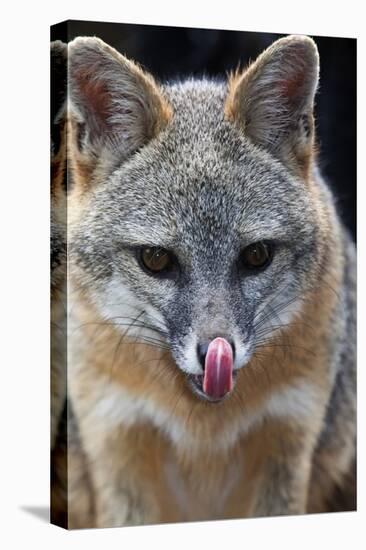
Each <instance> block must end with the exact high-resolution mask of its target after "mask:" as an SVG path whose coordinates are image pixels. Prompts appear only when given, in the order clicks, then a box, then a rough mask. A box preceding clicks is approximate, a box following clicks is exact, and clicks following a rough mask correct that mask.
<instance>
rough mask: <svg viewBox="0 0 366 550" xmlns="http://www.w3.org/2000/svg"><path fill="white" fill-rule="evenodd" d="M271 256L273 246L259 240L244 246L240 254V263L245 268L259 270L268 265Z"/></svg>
mask: <svg viewBox="0 0 366 550" xmlns="http://www.w3.org/2000/svg"><path fill="white" fill-rule="evenodd" d="M272 258H273V247H272V246H271V244H270V243H267V242H264V241H259V242H257V243H252V244H250V245H249V246H247V247H246V248H244V250H243V251H242V253H241V255H240V264H241V266H242V267H244V268H245V269H248V270H252V271H253V270H257V271H259V270H261V269H265V268H266V267H267V266H269V264H270V263H271V261H272Z"/></svg>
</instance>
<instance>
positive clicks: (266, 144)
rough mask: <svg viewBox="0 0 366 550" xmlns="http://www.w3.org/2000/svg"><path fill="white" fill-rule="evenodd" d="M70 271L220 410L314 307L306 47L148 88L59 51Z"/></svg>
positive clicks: (295, 44)
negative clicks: (226, 71) (268, 347)
mask: <svg viewBox="0 0 366 550" xmlns="http://www.w3.org/2000/svg"><path fill="white" fill-rule="evenodd" d="M69 78H70V105H69V113H70V120H71V135H72V146H71V149H72V151H71V156H72V158H71V164H72V169H73V172H74V178H73V179H74V183H73V186H74V188H73V190H72V192H71V199H70V201H71V209H72V210H73V211H76V212H77V213H76V214H75V216H72V219H73V222H72V224H71V230H70V238H69V241H70V245H69V254H70V260H71V271H72V272H73V273H74V275H75V278H76V280H77V282H78V285H80V287H81V288H82V289H83V291H84V292H85V293H86V294H87V295H88V297H89V298H90V299H91V301H92V303H93V304H94V305H95V307H96V309H97V311H98V313H99V315H100V316H101V317H102V318H103V319H105V320H107V321H110V322H112V323H114V324H115V327H116V330H119V331H120V332H121V334H122V335H123V338H124V337H126V339H130V340H131V339H132V340H135V341H136V342H143V343H147V344H149V345H152V346H160V347H161V348H162V349H167V350H168V351H169V352H170V353H171V355H172V357H173V359H174V362H175V364H176V367H177V369H179V370H180V371H181V372H183V373H184V375H185V376H186V378H187V383H188V385H189V387H190V388H191V389H192V391H193V392H194V393H195V394H196V395H197V396H199V397H200V398H202V399H205V400H209V401H217V400H221V399H223V398H226V397H227V396H228V395H230V393H231V391H232V390H233V388H234V386H235V380H236V376H237V373H238V371H239V370H240V369H245V367H246V365H247V364H248V363H249V361H250V360H251V358H252V356H253V354H255V353H256V351H257V350H258V349H259V348H260V347H261V346H264V345H265V343H266V341H267V340H268V339H272V338H273V337H274V336H275V334H276V332H277V331H278V330H283V329H286V327H287V326H288V325H289V324H290V323H291V322H292V321H293V319H294V318H295V317H296V314H297V313H298V312H299V311H301V309H302V307H303V305H304V303H305V302H306V299H307V296H308V293H311V292H315V291H316V287H317V281H319V277H320V276H321V270H322V266H324V265H325V264H326V261H327V254H328V253H329V251H330V248H331V242H330V241H329V239H328V236H327V234H326V229H325V228H326V226H327V224H326V223H322V224H321V225H320V223H319V220H321V219H323V220H324V219H326V217H327V215H328V214H327V212H325V211H323V207H322V201H321V200H319V196H321V195H322V194H324V193H326V192H327V191H326V190H325V189H323V188H322V187H321V184H319V183H317V181H315V177H314V168H313V142H314V129H313V118H312V110H313V101H314V94H315V90H316V86H317V78H318V56H317V51H316V47H315V45H314V43H313V41H312V40H311V39H309V38H306V37H288V38H285V39H281V40H279V41H277V42H276V43H275V44H273V45H272V46H271V47H270V48H269V49H268V50H266V52H264V53H263V54H262V55H261V56H260V57H259V58H258V60H257V61H256V62H255V63H253V64H252V65H251V66H250V67H249V68H248V69H246V70H245V71H244V72H243V73H238V74H236V75H234V76H232V77H231V79H230V80H229V82H219V81H210V80H196V79H194V80H189V81H187V82H183V83H174V84H167V85H164V86H158V84H156V83H155V81H154V80H153V78H152V77H151V76H150V75H147V74H146V73H144V72H143V71H142V70H141V69H140V68H139V67H137V66H136V65H135V64H134V63H132V62H131V61H129V60H127V59H126V58H124V57H123V56H121V55H120V54H118V53H117V52H116V51H115V50H113V49H112V48H110V47H108V46H107V45H106V44H104V43H103V42H101V41H100V40H99V39H96V38H79V39H76V40H74V41H73V42H72V43H71V44H70V45H69Z"/></svg>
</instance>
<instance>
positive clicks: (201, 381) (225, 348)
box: [188, 335, 242, 401]
mask: <svg viewBox="0 0 366 550" xmlns="http://www.w3.org/2000/svg"><path fill="white" fill-rule="evenodd" d="M236 357H237V354H236V344H235V341H234V339H233V338H230V337H228V336H223V335H222V336H215V337H213V338H211V339H207V338H206V339H204V340H203V341H199V342H198V343H197V345H196V362H197V365H199V366H200V369H201V373H200V374H190V373H188V378H189V380H190V382H191V386H192V389H193V390H194V392H195V393H196V394H197V395H198V396H199V397H201V398H204V399H206V400H208V401H220V400H222V399H223V398H224V397H226V396H227V395H228V394H229V393H230V392H231V391H232V390H233V389H234V386H235V381H236V376H237V369H238V368H239V366H242V365H239V364H238V363H237V362H236V361H235V359H236Z"/></svg>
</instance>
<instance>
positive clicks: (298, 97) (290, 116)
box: [225, 36, 319, 173]
mask: <svg viewBox="0 0 366 550" xmlns="http://www.w3.org/2000/svg"><path fill="white" fill-rule="evenodd" d="M318 73H319V56H318V50H317V47H316V45H315V43H314V41H313V40H312V39H311V38H309V37H307V36H288V37H286V38H281V39H279V40H277V41H276V42H274V43H273V44H272V45H271V46H270V47H269V48H268V49H267V50H265V51H264V52H263V53H262V54H261V55H260V56H259V57H258V59H257V60H256V61H255V62H254V63H252V64H251V65H250V66H249V68H248V69H247V70H246V71H244V72H243V73H239V74H235V75H233V76H232V77H231V78H230V81H229V92H228V96H227V100H226V104H225V114H226V117H227V118H228V119H229V120H232V121H234V122H236V123H237V124H238V126H239V127H240V128H241V129H242V130H243V131H244V133H245V134H246V135H247V136H248V137H249V138H250V139H251V140H252V141H253V142H255V143H256V144H258V145H260V146H262V147H264V148H266V149H267V150H268V151H270V152H271V153H273V154H274V155H275V156H278V157H279V158H280V159H281V160H282V161H284V162H285V163H287V164H288V165H289V166H291V167H294V169H295V170H297V171H298V170H299V169H300V171H301V172H302V173H304V171H305V173H306V172H307V170H308V168H309V164H310V160H311V156H312V151H313V143H314V120H313V107H314V96H315V92H316V88H317V84H318Z"/></svg>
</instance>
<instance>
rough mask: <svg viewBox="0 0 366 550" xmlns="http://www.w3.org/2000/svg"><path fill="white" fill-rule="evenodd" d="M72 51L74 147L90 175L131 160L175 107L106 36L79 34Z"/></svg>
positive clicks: (148, 77)
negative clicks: (102, 165) (99, 168)
mask: <svg viewBox="0 0 366 550" xmlns="http://www.w3.org/2000/svg"><path fill="white" fill-rule="evenodd" d="M68 53H69V57H68V62H69V94H70V104H69V114H70V119H71V130H72V150H73V152H76V156H77V157H78V158H79V160H80V161H81V163H82V165H83V173H84V174H85V167H88V168H89V171H90V169H93V168H95V165H96V163H100V162H104V163H105V164H107V165H109V166H111V165H113V164H114V163H119V162H121V161H123V160H125V159H127V158H128V157H129V156H130V155H132V154H133V153H134V152H136V151H137V150H138V149H140V148H141V147H142V146H143V145H145V144H146V143H147V142H148V141H149V140H150V139H152V138H153V137H154V136H155V135H156V134H157V133H158V132H159V131H160V130H161V129H162V128H163V127H164V126H165V125H166V124H167V122H168V121H169V119H170V116H171V109H170V106H169V105H168V103H167V102H166V100H165V98H164V97H163V94H162V92H161V90H160V89H159V87H158V85H157V84H156V83H155V81H154V79H153V78H152V76H150V75H148V74H147V73H145V72H144V71H143V70H142V69H141V68H140V67H139V66H137V65H136V64H135V63H133V62H132V61H130V60H128V59H126V58H125V57H124V56H123V55H121V54H119V53H118V52H117V51H116V50H114V49H113V48H111V47H110V46H108V45H107V44H105V43H104V42H103V41H102V40H100V39H98V38H92V37H78V38H76V39H75V40H73V41H72V42H70V44H69V50H68ZM86 172H88V170H86Z"/></svg>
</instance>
